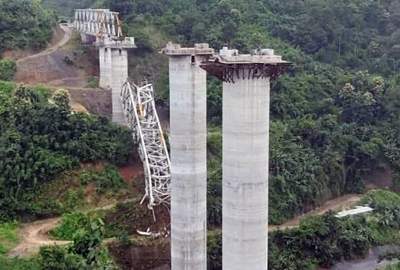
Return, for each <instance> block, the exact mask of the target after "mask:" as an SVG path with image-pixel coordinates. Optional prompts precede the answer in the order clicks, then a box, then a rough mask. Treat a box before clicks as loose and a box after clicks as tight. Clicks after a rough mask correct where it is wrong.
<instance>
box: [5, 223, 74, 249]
mask: <svg viewBox="0 0 400 270" xmlns="http://www.w3.org/2000/svg"><path fill="white" fill-rule="evenodd" d="M59 221H60V218H51V219H44V220H39V221H35V222H33V223H28V224H24V225H23V226H22V229H21V231H20V236H21V242H20V243H19V244H18V246H16V247H15V248H14V249H12V250H11V251H10V252H9V253H8V256H10V257H26V256H30V255H33V254H35V253H37V252H38V251H39V249H40V247H42V246H51V245H65V244H68V243H69V241H56V240H50V238H49V236H48V232H49V231H51V230H52V229H53V228H55V227H56V226H57V223H58V222H59Z"/></svg>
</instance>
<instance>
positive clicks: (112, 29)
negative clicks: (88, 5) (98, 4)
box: [74, 9, 122, 39]
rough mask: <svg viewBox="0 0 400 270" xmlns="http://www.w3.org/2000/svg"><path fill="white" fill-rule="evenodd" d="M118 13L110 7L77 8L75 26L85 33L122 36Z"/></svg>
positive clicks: (97, 35)
mask: <svg viewBox="0 0 400 270" xmlns="http://www.w3.org/2000/svg"><path fill="white" fill-rule="evenodd" d="M118 14H119V13H118V12H114V11H110V10H108V9H76V10H75V21H74V26H75V28H76V29H77V30H78V31H79V32H81V33H83V34H87V35H93V36H96V37H99V38H105V37H111V38H114V39H118V38H122V28H121V21H120V20H119V18H118Z"/></svg>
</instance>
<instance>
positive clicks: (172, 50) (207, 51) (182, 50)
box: [161, 42, 214, 56]
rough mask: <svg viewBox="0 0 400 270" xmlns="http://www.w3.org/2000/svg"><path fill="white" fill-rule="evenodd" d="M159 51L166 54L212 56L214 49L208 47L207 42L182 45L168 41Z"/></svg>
mask: <svg viewBox="0 0 400 270" xmlns="http://www.w3.org/2000/svg"><path fill="white" fill-rule="evenodd" d="M161 53H163V54H165V55H168V56H187V55H193V56H195V55H204V56H212V55H214V49H212V48H210V46H209V45H208V43H196V44H194V47H182V46H181V45H180V44H176V43H172V42H168V43H167V46H166V47H165V48H164V49H162V50H161Z"/></svg>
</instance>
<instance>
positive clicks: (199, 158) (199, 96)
mask: <svg viewBox="0 0 400 270" xmlns="http://www.w3.org/2000/svg"><path fill="white" fill-rule="evenodd" d="M202 58H203V56H199V55H196V56H191V55H190V54H188V55H184V54H183V55H170V64H169V72H170V73H169V79H170V145H171V150H170V152H171V173H172V174H171V182H172V183H171V266H172V269H173V270H189V269H190V270H206V269H207V262H206V261H207V253H206V242H207V229H206V225H207V220H206V219H207V217H206V214H207V209H206V208H207V205H206V193H207V158H206V151H207V140H206V137H207V124H206V121H207V120H206V118H207V110H206V104H207V97H206V92H207V90H206V85H207V81H206V72H205V71H204V70H203V69H201V68H200V67H199V63H200V61H202Z"/></svg>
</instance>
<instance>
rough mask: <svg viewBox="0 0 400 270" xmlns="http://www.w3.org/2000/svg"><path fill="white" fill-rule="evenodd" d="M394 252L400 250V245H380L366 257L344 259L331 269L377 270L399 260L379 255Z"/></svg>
mask: <svg viewBox="0 0 400 270" xmlns="http://www.w3.org/2000/svg"><path fill="white" fill-rule="evenodd" d="M393 252H400V246H392V245H388V246H380V247H374V248H372V249H371V250H370V252H369V254H368V256H367V257H366V258H364V259H359V260H352V261H343V262H340V263H337V264H336V265H335V266H333V267H331V268H330V270H376V269H381V268H382V269H383V268H384V267H385V266H387V265H389V264H392V263H395V262H398V260H393V261H389V260H382V261H380V262H379V257H381V256H383V255H385V254H387V253H393Z"/></svg>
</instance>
